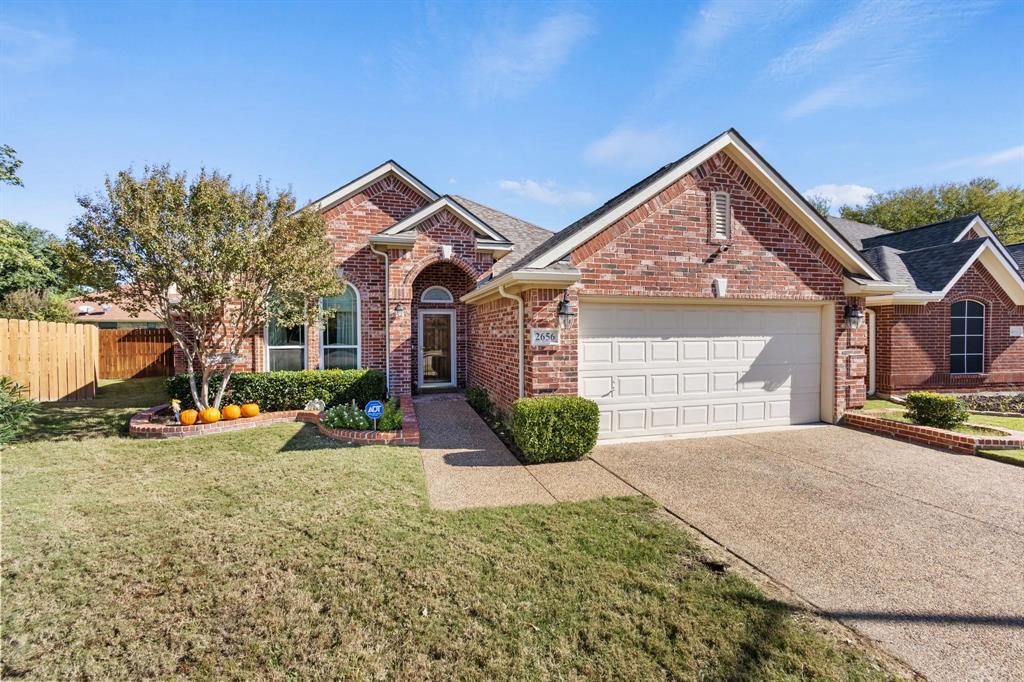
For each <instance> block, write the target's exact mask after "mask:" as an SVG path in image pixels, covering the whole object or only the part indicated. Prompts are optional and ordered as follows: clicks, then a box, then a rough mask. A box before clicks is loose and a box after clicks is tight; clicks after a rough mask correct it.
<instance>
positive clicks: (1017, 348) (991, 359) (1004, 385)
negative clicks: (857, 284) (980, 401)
mask: <svg viewBox="0 0 1024 682" xmlns="http://www.w3.org/2000/svg"><path fill="white" fill-rule="evenodd" d="M965 299H971V300H974V301H978V302H979V303H983V304H984V305H985V372H984V374H980V375H961V376H958V375H951V374H950V373H949V328H950V321H949V311H950V306H951V305H952V304H954V303H956V302H957V301H962V300H965ZM877 315H878V322H877V333H876V348H875V355H876V364H877V377H876V381H877V388H878V390H879V391H881V392H884V393H900V392H906V391H909V390H913V389H916V388H927V389H932V390H945V391H966V392H970V391H980V390H1005V389H1020V388H1024V339H1021V338H1013V337H1011V336H1010V334H1009V328H1010V325H1024V307H1022V306H1016V305H1014V304H1013V302H1012V301H1010V300H1009V298H1008V297H1007V296H1006V294H1005V292H1003V291H1002V289H1001V288H1000V287H999V285H998V284H997V283H996V282H995V281H994V280H993V279H992V276H991V275H989V273H988V271H987V270H986V269H985V267H984V266H983V265H982V264H981V263H977V262H976V263H975V264H974V265H972V266H971V268H970V269H969V270H968V271H967V272H966V273H965V274H964V276H963V277H961V278H960V280H959V281H958V282H957V283H956V284H955V285H954V286H953V289H952V290H951V291H950V292H949V294H948V295H947V296H946V298H945V299H943V300H942V301H939V302H937V303H929V304H927V305H923V306H883V307H880V308H877Z"/></svg>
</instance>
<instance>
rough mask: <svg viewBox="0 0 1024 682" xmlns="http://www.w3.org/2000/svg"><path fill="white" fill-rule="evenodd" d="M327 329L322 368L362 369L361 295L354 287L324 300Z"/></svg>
mask: <svg viewBox="0 0 1024 682" xmlns="http://www.w3.org/2000/svg"><path fill="white" fill-rule="evenodd" d="M320 307H321V308H322V309H323V311H324V328H323V334H322V335H321V343H320V365H321V367H323V368H324V369H358V368H359V355H360V353H359V339H360V334H359V292H358V291H356V288H355V287H354V286H352V285H351V284H346V285H345V291H343V292H342V293H341V294H339V295H337V296H331V297H330V298H324V299H321V300H320Z"/></svg>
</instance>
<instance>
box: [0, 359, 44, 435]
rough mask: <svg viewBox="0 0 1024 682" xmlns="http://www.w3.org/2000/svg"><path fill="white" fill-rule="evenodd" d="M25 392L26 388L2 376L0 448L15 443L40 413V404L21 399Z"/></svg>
mask: <svg viewBox="0 0 1024 682" xmlns="http://www.w3.org/2000/svg"><path fill="white" fill-rule="evenodd" d="M24 392H25V387H24V386H22V385H21V384H19V383H17V382H16V381H14V380H13V379H11V378H9V377H2V376H0V447H3V446H4V445H6V444H7V443H10V442H11V441H13V440H14V439H15V437H17V435H18V433H20V432H21V430H22V429H23V428H25V425H26V424H28V423H29V422H30V421H32V417H34V416H35V414H36V412H38V411H39V403H37V402H36V401H35V400H32V399H31V398H23V397H21V394H22V393H24Z"/></svg>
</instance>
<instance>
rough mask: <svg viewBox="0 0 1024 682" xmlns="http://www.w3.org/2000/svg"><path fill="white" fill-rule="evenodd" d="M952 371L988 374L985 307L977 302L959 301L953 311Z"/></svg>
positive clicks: (950, 348) (950, 365) (950, 322)
mask: <svg viewBox="0 0 1024 682" xmlns="http://www.w3.org/2000/svg"><path fill="white" fill-rule="evenodd" d="M949 371H950V373H951V374H981V373H982V372H984V371H985V306H984V305H982V304H981V303H978V302H977V301H958V302H956V303H954V304H953V305H952V306H951V307H950V309H949Z"/></svg>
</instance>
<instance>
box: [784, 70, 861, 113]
mask: <svg viewBox="0 0 1024 682" xmlns="http://www.w3.org/2000/svg"><path fill="white" fill-rule="evenodd" d="M863 85H864V81H863V79H860V78H854V79H851V80H848V81H843V82H840V83H832V84H831V85H826V86H824V87H822V88H818V89H817V90H815V91H813V92H811V93H810V94H808V95H807V96H805V97H804V98H802V99H801V100H800V101H798V102H796V103H795V104H793V105H792V106H790V107H789V108H788V109H786V112H785V113H786V118H802V117H804V116H808V115H810V114H813V113H815V112H817V111H821V110H822V109H827V108H829V107H831V106H835V105H838V104H843V103H845V102H849V101H851V100H854V99H856V98H857V97H858V95H864V96H866V93H864V92H863Z"/></svg>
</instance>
